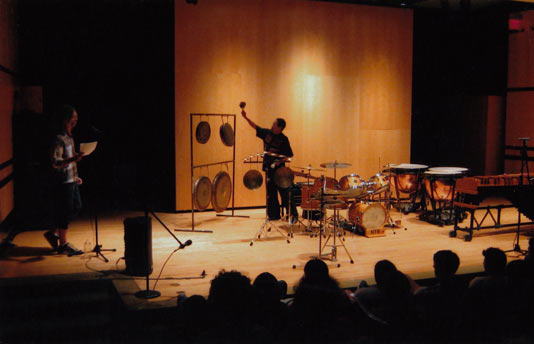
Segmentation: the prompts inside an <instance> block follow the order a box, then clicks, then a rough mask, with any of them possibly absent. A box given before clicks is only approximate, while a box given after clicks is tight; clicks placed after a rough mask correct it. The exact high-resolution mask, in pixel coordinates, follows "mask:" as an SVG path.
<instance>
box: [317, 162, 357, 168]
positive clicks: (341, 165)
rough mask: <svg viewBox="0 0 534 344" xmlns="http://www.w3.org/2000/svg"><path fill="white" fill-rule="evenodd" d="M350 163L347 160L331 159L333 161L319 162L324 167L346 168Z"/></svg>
mask: <svg viewBox="0 0 534 344" xmlns="http://www.w3.org/2000/svg"><path fill="white" fill-rule="evenodd" d="M350 166H352V164H349V163H348V162H339V161H333V162H325V163H322V164H321V167H324V168H334V169H336V168H346V167H350Z"/></svg>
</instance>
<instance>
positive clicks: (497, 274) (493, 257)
mask: <svg viewBox="0 0 534 344" xmlns="http://www.w3.org/2000/svg"><path fill="white" fill-rule="evenodd" d="M482 254H483V256H484V272H485V275H484V276H479V277H475V278H473V279H472V280H471V282H469V288H468V289H467V292H466V296H465V299H464V310H463V312H462V316H463V318H462V319H461V320H460V322H459V324H461V334H462V336H463V338H461V339H463V340H467V341H478V342H487V341H498V340H501V339H502V338H503V336H505V335H506V326H505V324H506V319H505V318H506V316H505V314H506V304H507V282H506V276H505V272H506V254H505V253H504V252H503V251H502V250H500V249H498V248H494V247H490V248H487V249H485V250H484V251H482Z"/></svg>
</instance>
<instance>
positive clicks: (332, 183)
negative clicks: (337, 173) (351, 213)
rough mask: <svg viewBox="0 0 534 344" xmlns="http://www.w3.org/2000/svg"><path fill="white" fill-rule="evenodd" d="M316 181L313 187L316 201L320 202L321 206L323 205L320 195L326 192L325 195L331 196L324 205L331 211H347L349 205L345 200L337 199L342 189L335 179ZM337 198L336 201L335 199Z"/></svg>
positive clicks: (325, 178)
mask: <svg viewBox="0 0 534 344" xmlns="http://www.w3.org/2000/svg"><path fill="white" fill-rule="evenodd" d="M322 179H323V180H321V178H318V179H315V183H314V185H313V193H314V197H315V198H316V201H318V203H319V204H321V202H320V201H321V199H320V195H321V192H324V194H325V195H328V196H331V197H326V202H325V203H324V205H325V206H326V207H327V208H329V209H334V208H335V209H347V204H346V203H345V198H343V197H335V195H336V194H337V193H338V191H341V187H340V185H339V183H338V182H337V180H336V179H335V178H331V177H324V178H322ZM333 198H335V200H334V199H333Z"/></svg>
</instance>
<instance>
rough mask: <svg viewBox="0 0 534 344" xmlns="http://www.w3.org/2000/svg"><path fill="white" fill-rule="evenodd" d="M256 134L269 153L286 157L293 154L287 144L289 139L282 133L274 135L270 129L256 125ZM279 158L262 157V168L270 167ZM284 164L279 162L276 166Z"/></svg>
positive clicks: (268, 168) (267, 168)
mask: <svg viewBox="0 0 534 344" xmlns="http://www.w3.org/2000/svg"><path fill="white" fill-rule="evenodd" d="M256 136H257V137H259V138H260V139H262V140H263V150H264V151H266V152H269V153H275V154H280V155H285V156H287V157H292V156H293V150H291V145H290V144H289V139H288V138H287V136H285V135H284V134H283V133H280V134H278V135H275V134H274V133H273V132H272V131H271V130H270V129H265V128H261V127H256ZM277 159H279V158H276V157H272V156H268V155H266V156H265V157H264V158H263V170H264V171H268V170H270V169H271V164H272V163H273V162H274V161H275V160H277ZM282 166H285V164H279V165H278V166H277V167H276V168H279V167H282Z"/></svg>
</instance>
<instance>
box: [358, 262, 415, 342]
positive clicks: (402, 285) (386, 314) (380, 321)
mask: <svg viewBox="0 0 534 344" xmlns="http://www.w3.org/2000/svg"><path fill="white" fill-rule="evenodd" d="M374 274H375V280H376V285H375V286H371V287H361V288H359V289H358V290H356V292H355V293H354V301H355V302H356V304H357V306H358V307H359V309H360V310H361V311H362V312H363V313H364V314H365V318H364V320H363V321H361V324H360V328H359V330H358V331H359V332H360V334H363V335H365V336H371V337H377V336H378V337H379V338H382V339H384V340H386V339H401V338H406V337H407V336H408V335H409V334H410V333H411V330H412V329H411V326H412V323H413V320H414V314H415V313H414V303H413V289H414V286H417V284H416V283H415V282H413V284H412V282H411V281H410V279H409V278H408V277H407V276H406V275H404V274H403V273H402V272H400V271H398V270H397V268H396V267H395V265H394V264H393V263H392V262H390V261H389V260H381V261H379V262H377V263H376V264H375V269H374ZM417 288H418V286H417Z"/></svg>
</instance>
